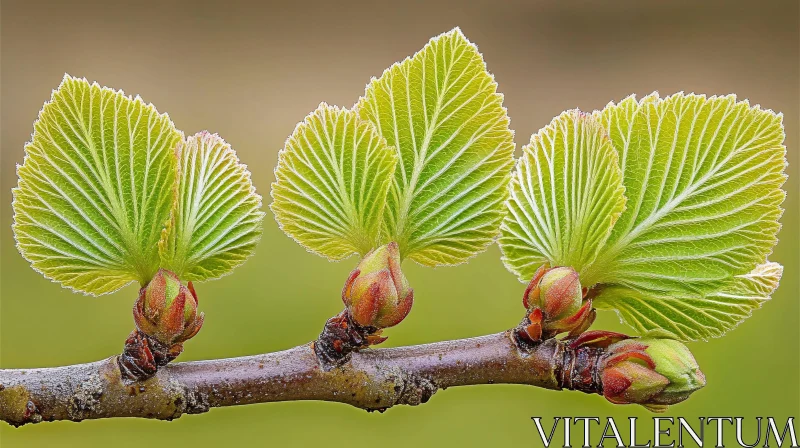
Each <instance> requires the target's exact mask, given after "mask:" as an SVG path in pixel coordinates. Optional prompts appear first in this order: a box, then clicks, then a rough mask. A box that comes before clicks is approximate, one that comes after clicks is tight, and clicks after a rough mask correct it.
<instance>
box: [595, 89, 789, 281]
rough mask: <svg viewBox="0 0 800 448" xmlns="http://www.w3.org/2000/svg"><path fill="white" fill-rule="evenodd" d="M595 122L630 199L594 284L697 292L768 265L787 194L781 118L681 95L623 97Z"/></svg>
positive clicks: (730, 101)
mask: <svg viewBox="0 0 800 448" xmlns="http://www.w3.org/2000/svg"><path fill="white" fill-rule="evenodd" d="M597 115H598V116H599V117H600V118H601V119H602V121H603V122H604V124H605V126H606V127H607V129H608V130H609V132H610V137H611V140H612V142H613V144H614V147H615V148H616V149H617V151H618V152H619V154H620V163H621V166H622V172H623V184H624V185H625V189H626V196H627V197H628V204H627V209H626V211H625V212H624V213H623V214H622V215H621V216H620V218H619V221H618V222H617V224H616V225H615V227H614V230H613V231H612V234H611V237H610V238H609V240H608V243H607V244H606V248H605V249H603V251H602V254H603V259H602V262H601V263H598V265H600V266H603V272H602V273H598V276H599V277H601V278H600V279H599V280H601V281H602V282H604V283H614V284H620V285H623V286H626V287H629V288H632V289H634V290H638V291H641V292H643V293H644V292H646V291H649V292H652V293H655V294H658V293H664V292H667V291H686V292H689V293H701V294H702V293H708V292H711V291H714V290H717V289H718V288H719V287H720V286H721V285H723V284H725V282H726V281H728V280H729V279H730V278H731V277H732V276H734V275H740V274H744V273H747V272H750V271H752V270H753V269H754V268H755V267H756V266H757V265H759V264H762V263H764V262H765V260H766V257H767V255H768V254H769V253H770V252H771V250H772V248H773V246H774V245H775V243H776V242H777V238H776V234H777V232H778V229H779V228H780V225H779V224H778V218H779V217H780V216H781V213H782V211H783V210H782V209H781V207H780V205H781V203H782V202H783V199H784V197H785V193H784V191H783V190H781V185H782V184H783V182H784V180H785V179H786V176H785V175H784V173H783V171H784V168H785V166H786V159H785V153H786V149H785V148H784V146H783V139H784V133H783V126H782V115H780V114H777V115H776V114H775V113H773V112H772V111H765V110H762V109H760V108H759V107H750V105H749V104H748V103H747V102H746V101H745V102H737V101H736V98H735V97H734V96H732V95H731V96H725V97H711V98H706V97H705V96H698V95H683V94H677V95H673V96H670V97H668V98H665V99H663V100H662V99H658V96H657V95H651V96H649V97H646V98H644V99H642V101H640V102H637V101H636V100H635V98H633V97H630V98H628V99H626V100H625V101H623V102H621V103H620V104H619V105H614V104H610V105H609V106H608V107H606V109H605V110H603V111H602V112H598V113H597Z"/></svg>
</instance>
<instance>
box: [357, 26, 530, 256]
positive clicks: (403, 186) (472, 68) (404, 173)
mask: <svg viewBox="0 0 800 448" xmlns="http://www.w3.org/2000/svg"><path fill="white" fill-rule="evenodd" d="M357 109H358V111H359V114H360V116H361V117H362V118H364V119H366V120H369V121H370V122H372V123H373V124H375V126H376V128H377V129H378V131H379V132H380V134H381V135H383V136H384V137H385V138H386V141H387V142H388V143H389V145H391V146H394V147H396V148H397V152H398V154H399V161H400V163H399V165H398V169H397V170H396V171H395V175H394V181H393V183H392V186H391V189H390V193H389V195H388V202H387V203H388V205H387V208H386V212H385V225H386V229H387V238H386V239H388V240H394V241H397V243H398V244H399V245H400V253H401V254H402V256H403V257H408V258H411V259H413V260H415V261H417V262H419V263H421V264H423V265H427V266H436V265H452V264H458V263H461V262H464V261H465V260H467V259H468V258H470V257H472V256H474V255H475V254H477V253H479V252H481V251H483V250H484V249H485V248H486V247H487V246H488V245H489V244H491V242H492V241H493V240H494V238H495V237H496V236H497V234H498V231H499V226H500V222H501V220H502V218H503V215H504V207H503V202H504V201H505V199H506V197H507V194H508V192H507V185H508V181H509V178H510V171H511V166H512V164H513V158H514V156H513V152H514V142H513V133H512V132H511V130H509V128H508V125H509V120H508V116H507V115H506V110H505V108H504V107H503V96H502V95H500V94H498V93H497V83H495V81H494V78H493V77H492V75H490V74H489V73H488V72H487V71H486V64H485V63H484V61H483V57H482V56H481V54H480V53H479V52H478V49H477V47H476V46H475V45H474V44H472V43H470V42H469V41H468V40H467V39H466V38H465V37H464V35H463V34H462V33H461V30H459V29H458V28H456V29H454V30H453V31H450V32H448V33H446V34H442V35H441V36H438V37H435V38H433V39H431V41H430V42H429V43H428V44H427V45H426V46H425V48H423V49H422V50H421V51H420V52H418V53H417V54H415V55H414V56H413V57H411V58H408V59H406V60H404V61H403V62H400V63H397V64H395V65H393V66H392V67H390V68H389V69H387V70H386V71H385V72H384V73H383V75H382V76H381V77H380V78H378V79H373V80H372V82H370V84H369V85H368V86H367V89H366V93H365V95H364V97H363V98H362V99H361V100H360V101H359V103H358V105H357Z"/></svg>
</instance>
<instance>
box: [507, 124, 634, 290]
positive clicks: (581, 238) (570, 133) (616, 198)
mask: <svg viewBox="0 0 800 448" xmlns="http://www.w3.org/2000/svg"><path fill="white" fill-rule="evenodd" d="M522 150H523V155H522V157H521V158H520V160H519V162H518V163H517V167H516V170H515V171H514V174H513V176H512V179H511V186H510V190H511V196H510V198H509V200H508V202H507V208H508V215H507V216H506V218H505V219H504V221H503V225H502V228H501V229H502V236H501V237H500V240H499V243H500V248H501V249H502V251H503V262H504V263H505V265H506V267H507V268H508V269H509V270H510V271H512V272H513V273H514V274H516V275H517V276H518V277H519V279H520V280H521V281H529V280H530V279H531V277H532V276H533V273H534V272H535V271H536V269H537V268H538V267H539V266H540V265H542V264H544V263H549V264H550V265H551V266H571V267H573V268H574V269H575V270H577V271H578V272H579V273H581V281H582V282H584V283H585V284H586V285H590V284H592V283H591V282H592V280H591V279H589V278H587V277H586V275H585V273H586V272H587V270H588V269H589V268H590V267H592V264H593V262H594V261H595V259H596V258H597V256H598V253H599V251H600V249H601V248H602V247H603V244H604V243H605V241H606V239H607V238H608V236H609V234H610V232H611V228H612V226H613V225H614V222H615V221H616V220H617V218H618V217H619V215H620V213H621V212H622V211H623V210H624V209H625V196H624V194H623V193H624V188H623V187H622V174H621V172H620V168H619V163H618V160H617V153H616V151H615V150H614V148H613V147H612V146H611V141H610V140H609V138H608V136H607V135H606V132H605V130H604V128H603V126H602V125H601V123H600V122H599V121H598V120H597V119H595V118H593V117H592V116H591V115H586V114H583V113H581V112H580V111H568V112H564V113H562V114H561V115H560V116H558V117H556V118H555V119H554V120H553V121H552V122H551V123H550V124H549V125H548V126H547V127H545V128H544V129H542V130H540V131H539V132H538V133H536V134H534V135H533V136H532V137H531V142H530V144H529V145H527V146H524V147H523V149H522ZM597 270H598V269H597V267H595V269H594V271H595V272H596V271H597Z"/></svg>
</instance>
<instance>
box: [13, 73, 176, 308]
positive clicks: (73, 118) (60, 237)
mask: <svg viewBox="0 0 800 448" xmlns="http://www.w3.org/2000/svg"><path fill="white" fill-rule="evenodd" d="M180 138H181V134H180V132H179V131H177V130H176V129H175V127H174V126H173V124H172V122H171V121H170V119H169V117H168V116H167V115H160V114H159V113H158V112H157V111H156V109H155V108H154V107H153V106H152V105H149V104H145V103H144V102H143V101H142V100H141V99H140V98H139V97H136V98H130V97H128V96H125V95H124V94H123V93H122V92H118V91H114V90H111V89H108V88H105V87H100V86H99V85H97V84H96V83H93V84H89V82H87V81H86V80H85V79H77V78H73V77H70V76H65V77H64V80H63V81H62V83H61V85H60V86H59V87H58V89H57V90H55V91H54V92H53V96H52V99H51V101H50V102H49V103H47V104H45V106H44V108H43V109H42V111H41V112H40V114H39V119H38V120H37V122H36V123H35V125H34V132H33V137H32V138H31V141H30V143H28V144H27V145H26V147H25V154H26V156H25V161H24V163H23V164H22V166H20V167H19V168H18V170H17V172H18V175H19V185H18V187H17V188H15V189H14V235H15V237H16V239H17V247H18V248H19V251H20V253H22V255H23V256H24V257H25V258H26V259H27V260H28V261H30V262H31V265H32V266H33V268H34V269H36V270H37V271H39V272H41V273H42V274H44V276H45V277H47V278H49V279H52V280H55V281H57V282H59V283H61V284H62V285H64V286H67V287H70V288H73V289H75V290H78V291H82V292H84V293H89V294H105V293H108V292H112V291H114V290H116V289H118V288H120V287H122V286H124V285H125V284H127V283H129V282H131V281H133V280H138V281H139V282H140V283H141V284H146V283H147V282H149V281H150V279H151V278H152V276H153V274H155V272H156V271H157V270H158V267H159V257H158V240H159V238H160V235H161V231H162V229H163V228H164V225H165V223H166V221H167V219H168V218H169V212H170V206H171V204H172V201H173V192H172V186H173V184H174V182H175V165H176V157H175V146H176V144H177V143H178V141H179V140H180Z"/></svg>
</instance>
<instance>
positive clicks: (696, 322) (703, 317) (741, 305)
mask: <svg viewBox="0 0 800 448" xmlns="http://www.w3.org/2000/svg"><path fill="white" fill-rule="evenodd" d="M782 273H783V267H781V265H779V264H778V263H771V262H767V263H765V264H761V265H758V266H757V267H756V268H755V269H754V270H753V271H752V272H750V273H748V274H744V275H737V276H735V277H733V278H731V279H729V280H727V281H726V282H725V283H724V284H723V285H722V287H721V288H720V289H719V290H717V291H713V292H709V293H706V294H703V295H692V294H688V293H685V292H676V293H674V294H673V295H664V294H662V295H656V294H647V293H642V292H641V291H638V290H635V289H631V288H627V287H625V286H609V287H607V288H603V289H602V292H601V297H603V299H602V300H599V301H595V304H596V305H597V307H598V308H601V309H614V310H616V311H617V312H618V313H619V315H620V316H621V317H622V319H623V321H624V322H626V323H627V324H629V325H631V326H632V327H633V328H635V329H636V330H637V331H639V332H640V333H642V334H645V333H647V334H655V335H659V336H663V337H670V338H674V339H680V340H705V339H708V338H711V337H719V336H722V335H723V334H724V333H725V332H726V331H729V330H731V329H733V328H734V327H736V326H737V325H739V323H741V322H742V321H744V320H745V319H746V318H748V317H749V316H750V314H751V313H752V312H753V310H755V309H758V308H759V307H761V305H762V304H763V303H764V302H765V301H767V300H769V299H770V296H771V295H772V293H773V291H774V290H775V288H777V287H778V281H779V280H780V278H781V274H782Z"/></svg>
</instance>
